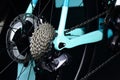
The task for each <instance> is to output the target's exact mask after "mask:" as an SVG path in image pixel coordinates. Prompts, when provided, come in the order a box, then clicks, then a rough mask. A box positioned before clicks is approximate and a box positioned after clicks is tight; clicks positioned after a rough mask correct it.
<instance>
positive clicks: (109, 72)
mask: <svg viewBox="0 0 120 80" xmlns="http://www.w3.org/2000/svg"><path fill="white" fill-rule="evenodd" d="M84 1H85V5H86V7H85V8H80V7H79V8H70V9H69V12H68V18H67V23H66V25H67V28H69V27H71V26H74V25H76V24H79V23H81V22H83V21H84V20H86V19H88V18H91V17H93V16H94V15H97V14H98V13H99V12H102V11H104V8H101V7H103V6H100V5H101V4H100V3H98V4H97V5H95V4H96V2H97V0H89V1H88V2H86V1H87V0H84ZM99 1H100V0H99ZM29 2H30V0H1V1H0V21H2V20H3V19H4V16H6V21H5V25H4V26H3V31H2V33H1V35H0V71H2V70H3V69H4V68H5V67H6V66H7V65H8V64H9V63H10V62H11V61H12V60H11V58H10V57H9V56H8V54H7V52H6V49H5V48H6V47H5V35H6V31H7V29H8V27H9V24H10V22H11V21H12V20H13V19H14V18H15V17H16V16H17V15H19V14H22V13H24V12H25V10H26V8H27V6H28V4H29ZM46 2H47V0H42V4H41V9H42V8H43V6H44V5H45V4H46ZM51 3H52V0H51V2H50V3H49V5H48V7H47V8H46V10H45V11H44V12H43V16H44V17H45V19H46V20H47V21H48V22H49V21H50V17H49V16H50V13H51V11H50V10H51V7H50V6H51ZM37 6H38V5H37ZM97 6H99V7H100V8H98V7H97ZM102 9H103V10H102ZM37 10H38V8H35V11H34V14H35V15H38V14H37ZM98 10H99V11H98ZM60 11H61V8H57V9H56V8H54V9H53V14H52V22H51V24H52V25H53V26H54V27H55V28H56V29H57V27H58V21H59V16H60ZM96 25H97V20H95V21H93V22H92V23H90V24H88V25H85V26H93V27H92V28H90V27H89V28H87V31H88V32H89V31H92V30H95V29H96ZM94 47H95V50H94V49H93V48H94ZM84 48H85V45H82V46H79V47H75V48H73V49H66V52H68V53H69V54H70V56H72V61H71V63H70V64H69V65H68V66H65V67H64V68H63V71H62V72H61V73H62V75H61V76H62V80H73V79H74V76H75V74H76V72H77V69H78V65H79V63H80V60H81V56H82V54H83V51H84ZM93 52H95V54H94V59H93V62H92V63H91V64H89V63H90V62H91V58H88V57H92V53H93ZM114 54H116V53H112V51H111V49H110V48H109V42H108V41H107V40H102V41H100V42H97V43H92V44H88V45H87V57H86V64H84V67H83V70H82V73H80V75H79V78H81V77H83V76H84V75H85V74H86V73H87V71H88V70H90V71H91V70H92V69H95V67H97V66H98V65H100V64H101V63H102V62H104V61H105V60H107V59H108V58H109V57H111V56H112V55H114ZM89 65H92V66H91V67H88V66H89ZM119 74H120V55H119V56H117V57H116V58H115V59H113V60H112V61H111V62H109V63H108V64H106V65H105V66H104V67H103V68H101V69H100V70H98V71H97V72H96V73H94V74H93V75H91V76H90V77H89V78H88V80H120V76H119ZM16 75H17V63H16V62H13V63H12V65H10V66H9V67H8V68H7V69H5V71H4V72H2V74H0V80H9V79H10V80H15V78H16Z"/></svg>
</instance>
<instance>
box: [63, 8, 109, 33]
mask: <svg viewBox="0 0 120 80" xmlns="http://www.w3.org/2000/svg"><path fill="white" fill-rule="evenodd" d="M108 11H109V10H106V11H104V12H102V13H100V14H98V15H96V16H94V17H92V18H91V19H88V20H86V21H84V22H82V23H80V24H78V25H76V26H74V27H71V28H70V29H67V30H66V31H65V33H67V32H70V31H72V30H74V29H75V28H80V27H81V26H83V25H86V24H88V23H90V22H92V21H94V20H95V19H97V18H99V17H101V16H103V15H104V14H106V13H108Z"/></svg>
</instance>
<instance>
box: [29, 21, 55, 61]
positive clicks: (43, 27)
mask: <svg viewBox="0 0 120 80" xmlns="http://www.w3.org/2000/svg"><path fill="white" fill-rule="evenodd" d="M54 35H55V30H54V28H53V27H52V26H51V25H50V24H49V23H42V24H39V26H38V28H35V30H34V32H33V34H32V37H31V41H30V51H31V55H32V57H33V58H34V59H39V58H41V56H43V55H44V53H46V52H48V51H49V50H50V49H51V44H52V40H53V38H54Z"/></svg>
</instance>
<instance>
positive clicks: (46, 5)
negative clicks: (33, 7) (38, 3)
mask: <svg viewBox="0 0 120 80" xmlns="http://www.w3.org/2000/svg"><path fill="white" fill-rule="evenodd" d="M49 3H50V0H49V1H48V2H47V4H46V5H45V6H44V8H43V9H42V11H41V13H40V15H39V17H41V15H42V13H43V12H44V11H45V9H46V7H47V6H48V4H49Z"/></svg>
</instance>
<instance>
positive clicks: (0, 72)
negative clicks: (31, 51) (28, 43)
mask: <svg viewBox="0 0 120 80" xmlns="http://www.w3.org/2000/svg"><path fill="white" fill-rule="evenodd" d="M26 49H28V47H26V48H25V49H24V50H23V51H22V52H21V54H23V53H24V51H26ZM19 56H20V55H18V56H17V57H19ZM13 62H14V60H13V61H11V62H10V63H9V64H8V65H7V66H6V67H5V68H4V69H3V70H2V71H0V74H2V73H3V72H4V71H5V70H6V69H7V68H8V67H9V66H10V65H11V64H12V63H13Z"/></svg>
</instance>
